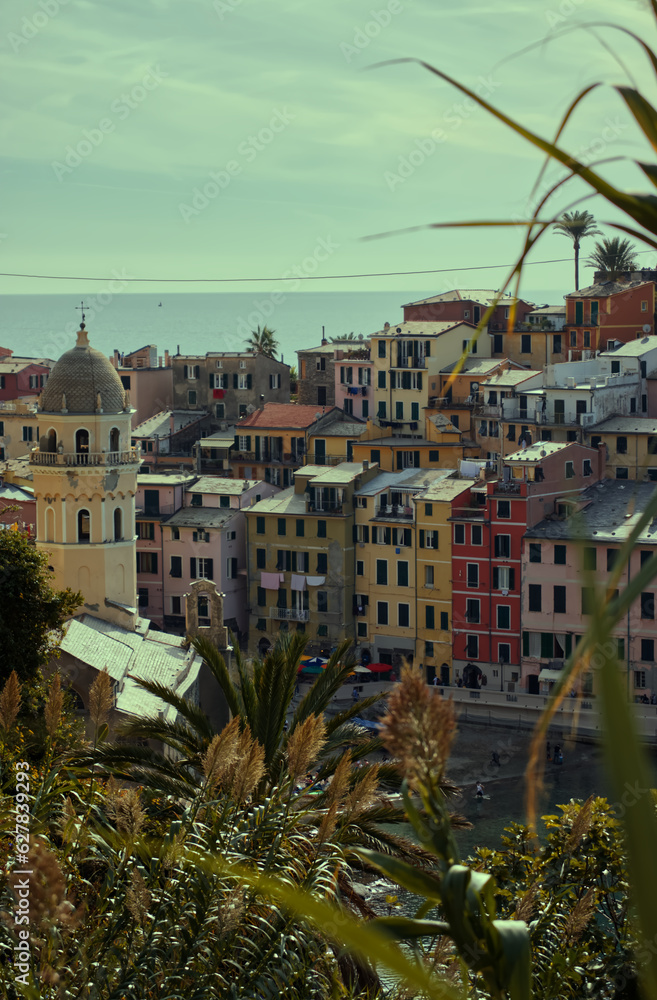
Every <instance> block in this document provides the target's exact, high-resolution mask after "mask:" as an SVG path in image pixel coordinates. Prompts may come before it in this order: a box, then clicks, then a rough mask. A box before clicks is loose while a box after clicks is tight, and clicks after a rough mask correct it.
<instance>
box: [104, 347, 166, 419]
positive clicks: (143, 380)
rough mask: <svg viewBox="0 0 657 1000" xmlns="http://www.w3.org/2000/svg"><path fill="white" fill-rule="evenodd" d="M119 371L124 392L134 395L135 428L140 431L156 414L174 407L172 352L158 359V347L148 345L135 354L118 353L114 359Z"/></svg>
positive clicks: (113, 362)
mask: <svg viewBox="0 0 657 1000" xmlns="http://www.w3.org/2000/svg"><path fill="white" fill-rule="evenodd" d="M110 360H111V362H112V364H113V365H114V367H115V368H116V369H117V371H118V374H119V378H120V379H121V382H122V383H123V388H124V389H126V390H127V391H128V392H129V393H130V405H131V406H133V407H134V408H135V412H134V413H133V415H132V426H133V428H135V427H137V425H138V424H141V423H143V422H144V421H145V420H148V419H149V418H150V417H152V416H154V415H155V414H156V413H160V412H161V411H162V410H169V409H171V407H172V406H173V369H172V367H171V360H170V357H169V352H168V351H165V352H164V357H162V356H161V355H158V353H157V346H156V345H155V344H147V345H146V346H145V347H140V348H139V350H137V351H133V352H132V353H131V354H121V353H120V352H119V351H114V357H113V358H111V359H110Z"/></svg>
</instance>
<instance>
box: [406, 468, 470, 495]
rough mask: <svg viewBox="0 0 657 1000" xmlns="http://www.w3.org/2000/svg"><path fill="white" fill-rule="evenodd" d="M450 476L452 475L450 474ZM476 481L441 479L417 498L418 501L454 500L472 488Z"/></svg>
mask: <svg viewBox="0 0 657 1000" xmlns="http://www.w3.org/2000/svg"><path fill="white" fill-rule="evenodd" d="M450 475H453V473H451V472H450ZM475 482H476V479H448V478H445V479H441V480H439V481H438V482H435V483H432V484H431V486H429V488H428V489H426V490H424V492H423V493H422V494H420V495H419V496H418V499H420V500H427V501H429V502H430V501H432V500H454V499H455V498H456V497H458V496H460V495H461V493H464V492H465V491H466V490H469V489H471V487H473V486H474V484H475Z"/></svg>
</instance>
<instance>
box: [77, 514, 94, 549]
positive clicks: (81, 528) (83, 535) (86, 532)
mask: <svg viewBox="0 0 657 1000" xmlns="http://www.w3.org/2000/svg"><path fill="white" fill-rule="evenodd" d="M90 541H91V515H90V513H89V511H88V510H79V511H78V542H90Z"/></svg>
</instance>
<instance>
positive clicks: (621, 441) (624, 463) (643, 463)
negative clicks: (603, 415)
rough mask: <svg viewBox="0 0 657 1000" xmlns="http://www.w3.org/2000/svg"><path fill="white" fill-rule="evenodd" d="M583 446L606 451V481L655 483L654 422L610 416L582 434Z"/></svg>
mask: <svg viewBox="0 0 657 1000" xmlns="http://www.w3.org/2000/svg"><path fill="white" fill-rule="evenodd" d="M583 439H584V440H583V443H584V444H588V445H590V446H591V447H592V448H598V447H600V445H604V446H605V448H606V456H607V461H606V466H605V475H606V476H607V477H608V478H609V479H636V480H639V482H640V481H641V480H651V481H653V482H655V481H657V420H656V419H655V418H654V417H610V418H609V419H608V420H603V421H601V423H599V424H595V425H594V426H592V427H591V429H590V430H588V429H586V430H584V431H583Z"/></svg>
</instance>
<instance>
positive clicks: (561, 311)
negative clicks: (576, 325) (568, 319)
mask: <svg viewBox="0 0 657 1000" xmlns="http://www.w3.org/2000/svg"><path fill="white" fill-rule="evenodd" d="M555 314H558V315H559V316H565V315H566V307H565V306H538V308H536V309H532V311H531V312H530V313H527V315H528V316H554V315H555Z"/></svg>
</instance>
